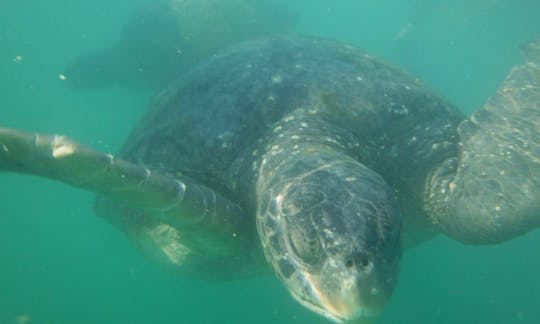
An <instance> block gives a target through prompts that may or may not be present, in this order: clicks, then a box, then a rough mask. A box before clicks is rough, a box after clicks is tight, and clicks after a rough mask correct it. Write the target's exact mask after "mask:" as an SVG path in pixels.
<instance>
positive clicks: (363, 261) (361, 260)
mask: <svg viewBox="0 0 540 324" xmlns="http://www.w3.org/2000/svg"><path fill="white" fill-rule="evenodd" d="M358 264H360V265H361V266H362V267H364V268H366V267H367V266H369V259H368V257H366V256H360V257H359V258H358Z"/></svg>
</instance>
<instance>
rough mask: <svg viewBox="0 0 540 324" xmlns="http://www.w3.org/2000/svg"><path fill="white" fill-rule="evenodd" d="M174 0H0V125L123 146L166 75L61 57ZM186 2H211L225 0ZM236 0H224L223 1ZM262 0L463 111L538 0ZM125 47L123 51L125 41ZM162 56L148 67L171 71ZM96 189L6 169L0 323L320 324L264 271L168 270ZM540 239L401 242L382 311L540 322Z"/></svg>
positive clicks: (0, 223)
mask: <svg viewBox="0 0 540 324" xmlns="http://www.w3.org/2000/svg"><path fill="white" fill-rule="evenodd" d="M168 1H169V0H159V1H157V0H153V1H152V0H137V1H135V0H129V1H128V0H107V1H105V0H94V1H67V0H49V1H36V0H18V1H15V0H0V125H2V126H8V127H16V128H21V129H26V130H32V131H40V132H47V133H62V134H68V135H69V136H70V137H72V138H75V139H77V140H79V141H81V142H83V143H87V144H90V145H92V146H94V147H96V148H99V149H103V150H108V151H112V152H114V151H117V150H118V149H119V147H120V146H121V144H122V142H123V140H124V138H125V137H126V136H127V134H128V133H129V132H130V129H131V128H132V127H133V126H134V124H135V123H136V122H137V120H138V119H139V118H140V116H141V115H142V114H143V113H144V112H145V111H146V110H147V109H148V107H149V105H150V102H151V98H152V95H153V94H155V92H156V88H158V86H159V82H160V81H163V80H158V79H159V78H156V80H158V81H156V82H154V83H153V84H151V85H148V84H131V81H132V80H133V78H130V77H129V71H126V70H118V71H116V70H114V68H112V67H111V71H114V73H117V74H122V73H124V75H123V76H126V75H127V77H125V78H124V81H123V84H120V83H122V82H113V83H116V84H112V85H109V86H101V87H98V86H89V87H86V88H84V89H81V88H79V87H77V86H76V85H75V86H72V85H70V81H72V80H71V79H70V78H71V76H70V75H69V74H67V73H66V67H67V66H68V65H69V64H70V63H72V62H74V60H76V59H77V58H78V57H81V56H82V55H85V54H86V53H89V52H91V51H95V50H96V49H99V48H104V47H108V46H112V45H113V44H115V43H116V42H117V40H118V39H119V38H121V37H122V35H125V34H126V33H127V34H129V33H130V30H127V29H129V28H131V26H132V25H129V24H128V22H129V21H132V19H133V16H134V14H135V13H136V12H140V10H141V8H152V7H155V6H162V8H163V6H167V5H168V4H167V3H168ZM174 1H176V2H178V3H180V2H183V3H187V2H190V1H189V0H184V1H180V0H173V1H172V2H174ZM191 1H192V2H195V3H197V2H199V3H203V2H208V3H209V4H210V5H209V6H208V8H212V6H211V5H212V3H216V2H220V1H216V0H191ZM257 1H262V0H257ZM221 2H225V3H227V1H221ZM242 2H243V1H239V0H230V3H229V4H230V6H232V8H233V9H231V10H234V8H236V7H234V6H238V5H239V4H242ZM247 2H250V3H255V2H256V1H247ZM264 2H266V4H265V5H264V6H261V7H257V8H258V10H259V12H255V13H256V14H259V15H260V16H258V17H259V18H257V19H263V18H264V19H268V21H269V22H270V23H271V26H272V28H270V30H268V32H270V31H272V30H273V28H274V27H275V30H279V31H280V32H289V33H298V34H308V35H319V36H324V37H327V38H332V39H337V40H342V41H345V42H349V43H352V44H355V45H357V46H360V47H363V48H365V49H367V50H369V51H371V52H373V53H375V54H377V55H379V56H382V57H384V58H386V59H388V60H390V61H392V62H394V63H395V64H396V65H398V66H401V67H403V68H404V69H406V70H408V71H409V72H411V73H412V74H414V75H416V76H419V77H420V78H422V79H423V80H425V81H426V83H428V84H429V85H430V86H432V87H433V88H434V89H435V90H437V91H438V92H439V93H440V94H442V95H443V96H445V97H447V98H448V99H450V100H451V101H452V102H453V103H455V104H456V105H457V106H459V107H460V108H461V109H463V110H464V111H466V112H468V113H470V112H471V111H473V110H474V109H475V108H478V107H480V106H482V105H483V103H484V102H485V100H486V99H487V98H488V97H489V96H490V95H491V94H493V93H494V92H495V91H496V89H497V87H498V85H499V83H500V82H501V81H502V79H503V78H504V76H505V75H506V73H507V72H508V70H509V68H510V67H511V66H512V65H514V64H516V63H519V62H520V55H519V50H518V46H519V45H520V44H522V43H523V42H524V41H526V40H528V39H531V38H533V37H535V36H536V37H538V36H540V2H539V1H537V0H513V1H512V0H499V1H497V0H455V1H450V0H402V1H398V0H388V1H380V0H354V1H353V0H310V1H308V0H290V1H280V2H279V3H280V6H282V7H284V8H281V9H283V10H286V11H287V12H288V14H287V15H279V14H275V13H273V12H272V10H271V9H269V7H271V6H272V5H273V4H274V1H264ZM275 3H276V4H277V3H278V0H276V1H275ZM225 8H227V5H225ZM281 9H280V10H281ZM143 10H145V9H143ZM208 10H211V9H208ZM219 10H223V7H221V8H220V9H219ZM261 11H262V13H261ZM184 14H189V13H184ZM214 14H215V13H212V14H210V13H208V12H207V13H204V12H203V11H200V10H199V11H195V13H194V15H203V16H205V17H208V16H210V17H214V16H215V15H214ZM233 16H234V15H233ZM261 17H262V18H261ZM192 18H193V21H195V22H197V21H199V20H198V17H192ZM149 25H150V26H155V24H153V23H151V24H147V25H143V28H142V29H141V30H136V32H135V34H137V35H140V37H136V39H137V41H139V42H140V43H138V44H144V42H146V41H147V40H148V41H155V40H156V39H157V40H159V39H160V38H162V39H167V38H166V37H174V34H171V32H172V31H170V30H169V31H168V33H167V32H163V30H160V29H159V28H157V29H155V30H154V29H147V28H146V27H148V26H149ZM126 26H128V27H126ZM189 26H190V27H189V28H194V29H197V28H207V27H208V24H207V23H205V22H204V20H200V21H199V23H198V24H197V23H195V24H191V25H189ZM156 31H157V32H156ZM264 32H267V30H264ZM194 34H196V33H195V32H194ZM226 36H230V39H232V40H234V39H235V36H237V35H226ZM227 39H228V38H226V37H225V38H222V35H220V38H219V39H218V40H216V39H215V38H214V39H208V40H205V39H203V40H199V41H201V43H202V44H205V41H207V43H208V44H210V42H219V41H225V42H226V41H227ZM122 46H124V48H125V49H127V52H130V51H131V49H130V48H129V42H127V43H122ZM148 50H149V51H150V52H148V53H146V54H149V55H146V57H145V58H144V59H145V60H147V61H149V62H150V61H152V59H153V56H152V55H154V53H153V52H151V50H152V47H151V46H149V49H148ZM143 51H144V49H143ZM139 54H140V53H139ZM179 54H181V53H179ZM155 55H156V57H155V61H157V63H158V64H157V69H158V70H159V69H160V68H161V69H162V70H163V69H165V70H166V68H164V67H163V66H161V67H160V66H159V63H163V64H162V65H165V66H166V63H167V62H166V61H163V62H161V61H160V57H159V55H160V53H156V54H155ZM146 63H148V62H146ZM154 63H156V62H154ZM114 73H112V72H111V73H110V75H107V74H106V73H105V76H107V77H110V78H112V77H117V76H118V75H113V74H114ZM61 75H65V80H63V77H61ZM102 81H103V80H102ZM134 83H135V82H134ZM90 88H92V89H90ZM92 202H93V195H92V194H91V193H88V192H85V191H82V190H77V189H73V188H71V187H67V186H65V185H62V184H59V183H56V182H53V181H49V180H44V179H39V178H35V177H30V176H20V175H13V174H0V323H326V321H325V320H324V319H322V318H319V317H318V316H316V315H314V314H312V313H311V312H309V311H307V310H305V309H304V308H302V307H301V306H299V305H298V304H297V303H296V302H295V301H293V299H292V298H291V297H289V295H288V292H287V291H286V290H285V288H284V287H283V286H282V285H281V284H280V283H279V282H278V280H277V279H276V278H274V277H271V276H270V277H264V278H256V279H250V280H242V281H231V282H224V283H204V282H198V281H192V280H190V279H189V278H179V277H177V276H175V275H174V274H170V273H168V272H166V271H165V270H163V269H161V268H159V266H158V265H156V264H153V263H151V261H149V260H148V259H146V258H145V257H144V256H142V254H141V253H139V251H137V250H136V249H135V247H134V246H132V245H131V244H130V242H128V240H127V238H126V237H125V236H124V235H123V234H122V233H121V232H119V231H117V230H116V229H115V228H113V227H112V226H110V225H109V224H108V223H106V221H104V220H103V219H101V218H97V217H95V215H94V214H93V212H92ZM539 247H540V231H536V232H532V233H530V234H528V235H526V236H523V237H521V238H518V239H515V240H513V241H511V242H508V243H505V244H501V245H498V246H489V247H471V246H464V245H462V244H459V243H456V242H454V241H451V240H449V239H447V238H444V237H438V238H436V239H434V240H432V241H430V242H427V243H425V244H423V245H421V246H419V247H416V248H414V249H412V250H410V251H407V252H406V253H405V254H404V257H403V267H402V272H401V277H400V282H399V285H398V287H397V289H396V291H395V295H394V297H393V299H392V301H391V303H390V305H388V307H387V309H386V311H385V312H384V314H382V316H381V317H380V318H378V319H377V320H376V323H540V254H539V252H538V251H539Z"/></svg>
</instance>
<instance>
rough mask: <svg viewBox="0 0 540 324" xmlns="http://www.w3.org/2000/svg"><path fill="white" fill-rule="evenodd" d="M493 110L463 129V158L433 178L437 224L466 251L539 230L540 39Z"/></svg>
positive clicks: (430, 191) (430, 192)
mask: <svg viewBox="0 0 540 324" xmlns="http://www.w3.org/2000/svg"><path fill="white" fill-rule="evenodd" d="M523 50H524V57H525V64H523V65H519V66H516V67H514V68H513V69H512V70H511V72H510V74H509V75H508V76H507V78H506V80H505V81H504V83H503V84H502V86H501V87H500V88H499V90H498V92H497V94H496V95H495V96H493V97H492V98H491V99H490V100H489V101H488V102H487V103H486V105H485V106H484V107H483V108H482V109H480V110H478V111H477V112H475V113H474V114H473V115H472V116H471V117H470V118H469V119H468V120H465V121H463V122H462V123H461V124H460V125H459V128H458V133H459V136H460V153H459V156H458V157H457V158H452V159H449V160H447V161H445V162H444V163H443V164H442V165H440V166H439V167H438V168H437V169H436V170H434V171H433V172H432V173H431V176H430V177H429V179H428V182H427V185H426V189H425V198H424V199H425V201H426V209H427V211H428V215H430V218H431V222H432V223H433V224H434V225H435V226H436V227H438V228H439V229H441V230H442V231H443V232H445V233H446V234H448V235H449V236H451V237H453V238H455V239H458V240H460V241H463V242H466V243H480V244H482V243H497V242H501V241H504V240H507V239H510V238H513V237H515V236H518V235H520V234H523V233H525V232H527V231H530V230H532V229H533V228H535V227H536V226H538V225H539V224H540V39H538V40H536V41H533V42H531V43H529V44H527V45H525V46H524V47H523Z"/></svg>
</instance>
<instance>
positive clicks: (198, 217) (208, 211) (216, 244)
mask: <svg viewBox="0 0 540 324" xmlns="http://www.w3.org/2000/svg"><path fill="white" fill-rule="evenodd" d="M0 171H11V172H17V173H29V174H34V175H38V176H42V177H47V178H50V179H54V180H59V181H62V182H64V183H67V184H70V185H73V186H75V187H79V188H83V189H87V190H91V191H93V192H96V193H100V194H102V195H103V196H105V197H107V198H108V199H109V200H115V201H118V202H119V203H120V204H122V205H123V206H125V207H128V208H130V209H132V210H134V211H136V212H137V213H140V214H141V215H144V216H145V217H149V218H151V219H153V220H154V221H157V222H158V223H163V224H167V225H169V226H170V227H172V228H175V229H181V230H182V231H181V232H182V244H184V245H186V246H187V247H189V248H193V250H196V251H198V252H200V253H203V254H204V255H207V256H209V257H212V256H214V257H226V256H230V255H236V254H238V253H241V251H243V248H245V246H246V245H249V244H247V243H246V240H247V235H248V233H249V229H247V225H246V224H248V223H249V222H246V221H245V219H244V213H243V211H242V210H241V208H240V207H239V206H238V205H237V204H235V203H234V202H232V201H230V200H228V199H227V198H225V197H223V196H222V195H220V194H219V193H217V192H215V191H213V190H212V189H210V188H208V187H205V186H203V185H200V184H197V183H195V182H194V181H192V180H190V179H187V178H185V179H184V178H178V177H175V178H173V177H169V176H166V175H163V174H160V173H159V172H154V171H151V170H149V169H147V168H145V167H142V166H139V165H135V164H133V163H130V162H128V161H125V160H122V159H120V158H116V157H114V156H113V155H111V154H106V153H102V152H99V151H96V150H93V149H91V148H89V147H86V146H84V145H81V144H78V143H76V142H74V141H72V140H70V139H68V138H66V137H63V136H58V135H52V136H50V135H43V134H32V133H25V132H21V131H17V130H13V129H7V128H0Z"/></svg>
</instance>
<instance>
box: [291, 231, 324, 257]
mask: <svg viewBox="0 0 540 324" xmlns="http://www.w3.org/2000/svg"><path fill="white" fill-rule="evenodd" d="M289 243H290V245H291V248H292V250H293V251H294V253H295V254H296V255H297V256H298V257H299V258H300V259H301V260H302V262H304V263H307V264H311V265H315V264H317V263H318V262H319V261H320V258H321V251H320V250H321V246H320V242H319V240H318V239H317V237H316V236H312V235H306V233H303V232H296V231H295V232H290V233H289Z"/></svg>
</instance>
